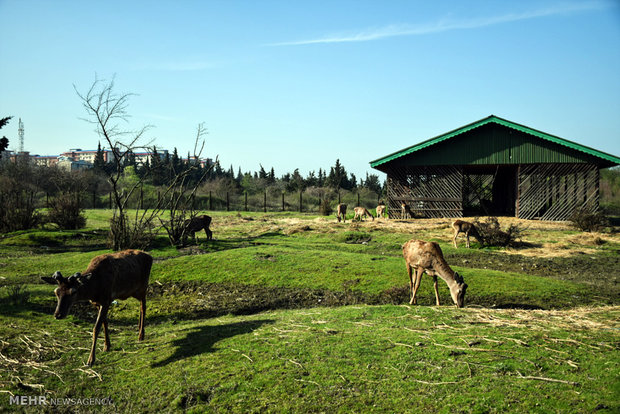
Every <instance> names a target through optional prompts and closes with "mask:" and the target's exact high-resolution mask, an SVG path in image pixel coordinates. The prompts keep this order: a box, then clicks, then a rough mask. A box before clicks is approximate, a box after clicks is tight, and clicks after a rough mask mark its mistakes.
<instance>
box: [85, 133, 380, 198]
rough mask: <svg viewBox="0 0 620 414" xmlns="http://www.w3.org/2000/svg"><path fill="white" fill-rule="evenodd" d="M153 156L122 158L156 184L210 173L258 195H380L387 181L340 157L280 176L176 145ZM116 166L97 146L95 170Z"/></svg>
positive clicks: (191, 179)
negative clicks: (353, 168) (204, 157)
mask: <svg viewBox="0 0 620 414" xmlns="http://www.w3.org/2000/svg"><path fill="white" fill-rule="evenodd" d="M149 152H150V153H151V157H150V158H149V160H147V161H146V162H145V163H138V162H137V160H136V156H135V154H134V152H132V151H128V152H127V155H126V156H125V157H123V158H122V161H121V162H122V167H123V168H126V167H133V171H135V173H136V174H137V176H138V177H139V178H141V179H145V180H146V182H148V183H149V184H151V185H153V186H167V185H170V183H171V182H173V180H174V179H175V177H176V176H177V175H179V174H184V173H188V172H189V175H188V177H187V183H188V185H193V184H195V183H197V182H198V180H199V179H201V177H202V176H203V175H204V173H205V171H207V172H206V177H205V180H206V181H207V182H208V181H218V180H224V181H227V182H228V184H230V185H229V188H230V190H231V191H234V190H240V191H243V192H247V193H248V194H256V193H259V192H264V191H266V190H267V189H269V188H273V187H276V188H280V189H281V190H282V191H284V192H299V191H305V190H306V189H308V188H310V187H327V188H330V189H334V190H348V191H354V190H356V189H358V188H366V189H368V190H370V191H373V192H375V193H377V194H381V193H382V192H383V184H382V183H381V182H380V180H379V176H378V175H376V174H368V173H366V177H365V178H361V179H358V178H357V177H356V176H355V174H353V173H348V172H347V170H346V168H345V167H344V166H343V165H342V164H341V163H340V159H336V162H335V164H334V165H333V166H332V167H331V168H329V172H328V170H324V169H322V168H319V169H318V172H316V171H314V170H313V171H310V172H309V173H308V174H307V175H306V176H305V177H304V176H303V175H302V174H301V173H300V172H299V169H298V168H296V169H295V170H294V171H293V172H292V173H290V172H287V173H286V174H284V175H282V176H280V177H276V174H275V170H274V168H273V167H271V169H270V170H269V171H267V170H265V168H264V167H263V166H262V165H260V169H259V170H258V171H254V172H252V171H246V172H242V170H241V167H238V169H237V171H236V172H235V169H234V167H233V166H232V164H231V165H230V167H229V168H228V169H224V168H222V165H221V163H220V162H219V161H212V160H209V161H208V162H207V163H206V164H205V165H202V164H201V163H199V162H198V161H197V160H195V159H194V158H193V157H191V156H190V154H188V155H187V158H182V157H180V156H179V153H178V150H177V148H176V147H175V148H174V150H173V152H172V154H170V153H169V152H168V151H165V152H162V151H161V150H158V149H157V147H152V148H149ZM115 169H116V165H115V161H114V160H110V161H109V162H106V161H105V157H104V150H103V149H102V148H101V143H99V145H98V147H97V154H96V156H95V160H94V163H93V170H94V171H95V172H96V173H103V174H104V175H107V174H109V173H110V172H112V171H114V170H115Z"/></svg>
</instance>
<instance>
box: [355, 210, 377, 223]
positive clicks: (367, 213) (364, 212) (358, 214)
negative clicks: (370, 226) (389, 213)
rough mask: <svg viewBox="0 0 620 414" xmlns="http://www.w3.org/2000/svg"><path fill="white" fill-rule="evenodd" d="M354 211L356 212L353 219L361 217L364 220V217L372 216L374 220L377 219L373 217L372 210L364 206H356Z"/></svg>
mask: <svg viewBox="0 0 620 414" xmlns="http://www.w3.org/2000/svg"><path fill="white" fill-rule="evenodd" d="M353 211H354V212H355V216H354V217H353V220H357V219H359V220H360V221H364V217H370V218H371V219H372V221H375V218H374V217H373V215H372V214H370V211H368V210H367V209H366V208H364V207H355V208H354V209H353Z"/></svg>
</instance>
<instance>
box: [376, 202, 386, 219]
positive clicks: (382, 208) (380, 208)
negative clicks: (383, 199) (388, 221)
mask: <svg viewBox="0 0 620 414" xmlns="http://www.w3.org/2000/svg"><path fill="white" fill-rule="evenodd" d="M376 211H377V218H379V217H381V218H383V215H384V214H385V204H379V205H378V206H377V209H376Z"/></svg>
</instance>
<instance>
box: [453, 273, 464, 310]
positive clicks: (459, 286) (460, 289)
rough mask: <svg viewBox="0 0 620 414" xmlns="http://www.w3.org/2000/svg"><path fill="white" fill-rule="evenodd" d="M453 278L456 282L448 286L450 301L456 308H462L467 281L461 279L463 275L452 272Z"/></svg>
mask: <svg viewBox="0 0 620 414" xmlns="http://www.w3.org/2000/svg"><path fill="white" fill-rule="evenodd" d="M454 280H455V281H456V284H455V285H453V286H452V287H451V288H450V295H451V296H452V301H453V302H454V304H455V305H456V307H457V308H462V307H463V306H465V292H466V291H467V283H465V281H464V280H463V276H461V275H459V274H458V273H456V272H454Z"/></svg>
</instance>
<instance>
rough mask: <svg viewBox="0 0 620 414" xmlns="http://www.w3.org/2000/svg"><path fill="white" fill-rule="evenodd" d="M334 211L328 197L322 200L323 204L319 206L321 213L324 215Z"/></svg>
mask: <svg viewBox="0 0 620 414" xmlns="http://www.w3.org/2000/svg"><path fill="white" fill-rule="evenodd" d="M333 212H334V209H333V208H332V206H331V204H330V200H327V199H324V200H321V205H320V206H319V213H320V214H321V215H323V216H329V215H330V214H332V213H333Z"/></svg>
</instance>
